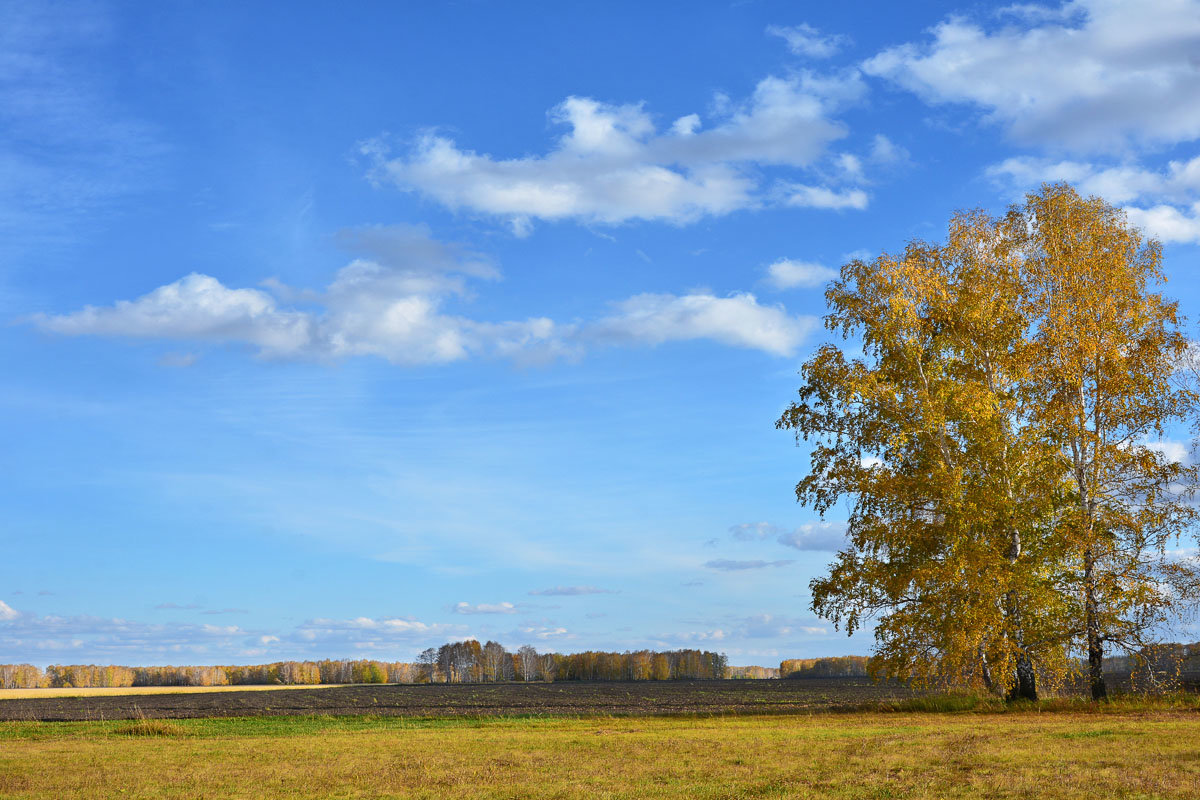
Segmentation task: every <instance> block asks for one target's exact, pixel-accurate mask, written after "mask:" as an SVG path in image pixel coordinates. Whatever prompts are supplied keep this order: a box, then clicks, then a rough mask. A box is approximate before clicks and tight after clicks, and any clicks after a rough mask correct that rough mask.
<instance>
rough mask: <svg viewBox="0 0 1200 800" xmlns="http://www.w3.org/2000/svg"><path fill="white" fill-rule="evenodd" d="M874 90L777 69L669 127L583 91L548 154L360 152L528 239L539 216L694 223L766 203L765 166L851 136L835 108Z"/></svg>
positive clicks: (437, 149)
mask: <svg viewBox="0 0 1200 800" xmlns="http://www.w3.org/2000/svg"><path fill="white" fill-rule="evenodd" d="M863 92H864V86H863V83H862V80H861V78H860V76H859V75H858V73H857V72H856V71H849V72H846V73H842V74H837V75H818V74H816V73H812V72H808V71H800V72H796V73H794V74H791V75H789V76H788V77H776V76H771V77H767V78H764V79H763V80H761V81H759V83H758V85H757V86H756V87H755V89H754V91H753V93H752V94H751V96H750V97H749V98H747V99H746V100H745V101H744V102H742V103H734V102H732V101H730V100H729V99H728V98H723V99H722V98H718V100H719V101H720V102H717V103H714V107H715V109H716V111H715V119H713V120H711V121H710V122H709V124H707V125H706V124H705V122H704V120H703V119H702V118H701V116H700V115H699V114H696V113H692V114H687V115H685V116H682V117H680V118H678V119H676V120H674V121H673V123H672V124H671V125H669V126H668V127H667V128H666V129H664V130H661V131H660V130H659V129H658V126H657V125H656V123H655V121H654V119H653V118H652V117H651V115H650V113H649V112H648V111H646V109H645V107H644V105H643V104H641V103H637V104H625V105H617V104H611V103H603V102H600V101H597V100H594V99H592V98H588V97H575V96H572V97H568V98H567V99H566V100H564V101H563V102H562V103H561V104H559V105H558V106H556V107H555V108H553V109H551V111H550V119H551V121H552V122H554V123H556V124H561V125H565V126H567V128H568V132H567V133H566V134H564V135H563V136H561V137H560V138H559V139H558V141H557V142H556V144H555V146H554V147H553V148H552V149H550V150H549V151H548V152H547V153H546V154H544V155H536V156H525V157H521V158H511V159H504V158H497V157H494V156H492V155H489V154H482V153H477V152H475V151H473V150H469V149H463V148H461V147H460V146H459V145H458V143H457V142H455V141H454V140H452V139H450V138H447V137H446V136H444V135H440V134H438V133H436V132H427V133H425V134H423V135H421V136H420V137H419V138H418V139H417V140H416V143H415V145H414V146H413V147H412V148H411V150H410V151H409V152H408V153H406V154H404V155H401V156H399V157H393V156H392V155H391V154H390V153H389V152H388V149H387V147H386V146H385V145H384V144H383V143H381V142H380V141H378V140H375V141H369V142H366V143H364V144H363V145H362V146H361V148H360V150H361V152H362V154H363V155H364V156H366V157H367V158H369V159H370V160H371V161H372V163H373V168H372V170H371V175H372V177H373V178H374V179H375V180H377V181H381V182H388V183H393V184H395V185H397V186H399V187H401V188H403V189H405V190H410V191H416V192H420V193H421V194H424V195H426V196H428V197H431V198H433V199H435V200H437V201H438V202H440V203H442V204H443V205H445V206H447V207H449V208H452V209H467V210H470V211H474V212H478V213H483V214H488V215H493V216H496V217H500V218H502V219H504V220H507V221H508V222H509V224H510V225H512V228H513V231H514V233H516V234H517V235H527V234H528V233H529V232H530V230H531V222H532V221H533V220H546V221H554V220H567V219H570V220H577V221H581V222H585V223H599V224H618V223H622V222H626V221H629V220H658V221H665V222H670V223H673V224H686V223H690V222H694V221H695V220H698V219H700V218H702V217H706V216H720V215H724V214H728V213H730V212H732V211H735V210H738V209H744V208H753V207H756V206H759V205H762V204H763V203H764V202H766V197H765V196H764V193H763V177H762V176H761V175H760V174H759V169H756V168H763V167H773V166H775V167H778V166H786V167H794V168H805V167H811V166H812V165H813V164H814V162H816V161H817V160H818V159H819V158H820V157H822V156H823V155H824V154H825V153H826V151H827V149H828V147H829V145H830V144H831V143H832V142H834V141H836V140H838V139H840V138H842V137H843V136H845V135H846V128H845V126H844V125H843V124H842V123H840V122H837V121H835V120H833V119H832V118H831V117H832V114H833V113H834V112H835V111H836V110H837V109H839V108H840V107H842V106H843V105H845V104H847V103H851V102H854V101H856V100H858V99H859V98H860V97H861V95H862V94H863ZM864 205H865V201H861V202H859V201H857V200H856V203H855V204H853V205H851V206H848V207H854V208H861V207H863V206H864Z"/></svg>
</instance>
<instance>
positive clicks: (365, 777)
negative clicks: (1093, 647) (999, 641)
mask: <svg viewBox="0 0 1200 800" xmlns="http://www.w3.org/2000/svg"><path fill="white" fill-rule="evenodd" d="M1197 722H1200V720H1198V719H1197V715H1196V713H1195V712H1194V711H1152V712H1142V713H1137V712H1118V711H1112V712H1108V713H1103V714H1097V713H1078V712H1072V711H1061V712H1056V713H1044V712H1042V713H1039V712H1033V711H1031V712H1028V713H1006V714H994V713H989V714H974V713H958V714H945V713H941V714H928V713H907V712H891V713H878V712H864V713H853V714H817V715H809V716H759V717H754V716H742V717H705V718H696V717H692V718H687V717H676V718H663V717H649V718H596V717H593V718H580V719H523V720H520V719H518V720H514V719H508V720H498V719H490V720H467V719H459V720H424V721H421V720H404V719H394V718H392V719H380V718H370V717H353V718H346V717H339V718H303V717H289V718H251V719H224V720H221V719H209V720H180V721H177V722H172V723H169V724H170V725H172V726H174V728H178V729H179V731H180V733H179V734H178V735H168V736H127V735H121V734H122V732H123V728H124V727H128V726H129V725H130V723H128V722H125V723H101V722H90V723H88V722H84V723H4V724H0V796H2V797H5V798H51V797H53V798H59V797H81V798H109V797H134V798H202V797H230V798H359V797H362V798H366V797H371V798H376V797H403V798H477V797H483V798H731V799H732V798H885V797H887V798H897V797H913V798H943V797H972V796H984V797H996V798H1038V800H1055V798H1076V797H1080V796H1089V797H1097V798H1100V797H1103V798H1111V797H1117V798H1182V797H1197V796H1200V738H1198V737H1197V736H1196V731H1197V730H1198V728H1197Z"/></svg>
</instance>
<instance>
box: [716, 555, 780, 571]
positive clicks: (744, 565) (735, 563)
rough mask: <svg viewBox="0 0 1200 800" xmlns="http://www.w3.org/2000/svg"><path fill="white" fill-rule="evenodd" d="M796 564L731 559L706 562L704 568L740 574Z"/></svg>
mask: <svg viewBox="0 0 1200 800" xmlns="http://www.w3.org/2000/svg"><path fill="white" fill-rule="evenodd" d="M794 563H795V562H794V561H793V560H792V559H790V558H785V559H781V560H778V561H763V560H762V559H761V558H758V559H752V560H748V561H742V560H738V559H731V558H714V559H712V560H711V561H705V562H704V566H706V567H708V568H709V569H717V570H721V571H722V572H740V571H742V570H748V569H765V568H767V567H786V566H787V565H788V564H794Z"/></svg>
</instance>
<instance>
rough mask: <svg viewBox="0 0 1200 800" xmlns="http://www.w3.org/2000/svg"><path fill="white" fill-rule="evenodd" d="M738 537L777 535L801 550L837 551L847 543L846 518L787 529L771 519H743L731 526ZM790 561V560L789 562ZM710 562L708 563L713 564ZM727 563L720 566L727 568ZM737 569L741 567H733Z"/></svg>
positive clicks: (779, 538)
mask: <svg viewBox="0 0 1200 800" xmlns="http://www.w3.org/2000/svg"><path fill="white" fill-rule="evenodd" d="M729 533H730V534H731V535H732V536H733V538H734V539H739V540H741V541H744V542H750V541H763V540H766V539H774V540H775V541H777V542H779V544H782V545H786V546H787V547H793V548H795V549H797V550H804V551H818V552H837V551H838V550H841V549H842V547H843V546H844V545H845V543H846V525H845V523H842V522H806V523H804V524H803V525H800V526H799V527H797V528H795V529H793V530H790V531H789V530H786V529H784V528H781V527H779V526H778V525H772V524H771V523H770V522H743V523H742V524H740V525H734V526H732V527H731V528H730V529H729ZM729 563H738V564H742V563H758V564H760V565H762V566H768V565H770V566H774V565H776V564H779V563H781V562H776V561H772V562H729ZM788 563H790V562H788ZM712 564H713V562H709V563H708V564H707V565H706V566H712ZM725 568H726V567H718V569H725ZM729 568H730V569H736V568H737V567H729Z"/></svg>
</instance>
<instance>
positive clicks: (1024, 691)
mask: <svg viewBox="0 0 1200 800" xmlns="http://www.w3.org/2000/svg"><path fill="white" fill-rule="evenodd" d="M1008 699H1009V700H1037V699H1038V698H1037V675H1035V674H1034V671H1033V661H1031V660H1030V658H1029V656H1027V655H1026V654H1025V653H1021V655H1019V656H1017V682H1016V683H1015V684H1014V685H1013V688H1012V691H1010V692H1009V693H1008Z"/></svg>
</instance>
